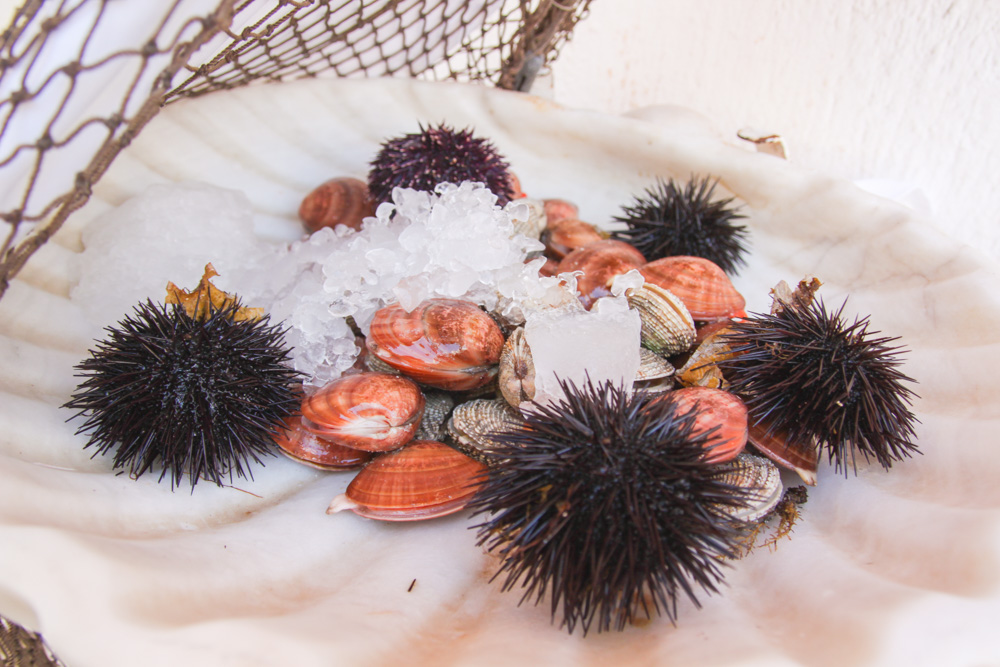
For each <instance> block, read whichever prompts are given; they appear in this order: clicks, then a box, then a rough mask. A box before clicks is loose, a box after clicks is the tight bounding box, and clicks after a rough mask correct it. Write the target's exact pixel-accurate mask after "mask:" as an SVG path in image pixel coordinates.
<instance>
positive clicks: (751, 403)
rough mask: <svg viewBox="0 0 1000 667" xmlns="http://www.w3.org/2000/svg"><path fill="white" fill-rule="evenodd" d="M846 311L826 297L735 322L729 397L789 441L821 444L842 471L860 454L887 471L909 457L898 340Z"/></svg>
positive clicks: (727, 368)
mask: <svg viewBox="0 0 1000 667" xmlns="http://www.w3.org/2000/svg"><path fill="white" fill-rule="evenodd" d="M845 305H846V301H845V303H844V304H842V305H841V306H840V308H838V309H837V310H836V311H834V312H829V311H827V309H826V307H825V306H824V305H823V302H822V301H820V300H816V301H811V300H810V301H809V302H805V301H803V300H801V299H798V300H796V301H792V302H789V303H786V304H785V305H784V307H782V308H780V309H778V312H776V313H775V314H772V315H760V314H753V315H752V316H751V317H748V318H746V319H743V320H737V321H734V322H733V324H732V325H731V330H732V333H730V334H728V335H727V336H726V340H727V342H728V343H729V345H731V346H732V347H733V353H734V356H733V357H732V358H730V359H728V360H726V361H722V362H719V364H718V365H719V367H720V368H721V369H722V371H723V374H724V375H725V377H726V378H727V379H728V380H729V381H730V382H731V383H732V387H731V390H732V391H733V392H734V393H736V394H739V395H740V396H741V397H742V398H743V399H744V401H745V403H746V405H747V408H748V410H749V416H750V421H751V423H760V424H766V425H767V427H768V429H769V431H771V432H781V433H783V437H787V441H788V442H792V443H814V444H815V445H816V446H818V447H823V448H825V449H826V451H827V455H828V457H829V460H830V462H831V463H833V464H834V465H835V466H836V469H837V470H840V469H841V467H842V466H843V469H844V472H845V474H846V472H847V467H848V462H849V463H850V466H851V467H852V468H854V469H855V470H856V468H857V466H856V459H855V452H858V453H860V454H861V456H862V457H863V458H864V459H865V460H866V461H867V460H869V457H874V458H875V459H876V460H877V461H878V462H879V463H880V464H881V465H882V467H883V468H885V469H888V468H889V467H890V466H891V465H892V463H893V461H900V460H902V459H903V458H907V457H909V456H910V455H911V454H912V453H914V452H917V453H919V451H918V449H917V446H916V445H915V444H914V443H913V439H914V437H915V434H914V431H913V424H914V422H915V421H916V418H915V417H914V415H913V413H912V412H911V411H910V410H909V408H908V407H907V406H908V405H909V404H910V402H911V399H912V397H913V396H914V395H915V394H914V393H913V392H912V391H911V390H910V389H909V388H907V387H906V386H904V385H903V382H913V379H911V378H909V377H907V376H906V375H904V374H903V373H901V372H900V371H899V368H898V366H899V365H900V364H901V363H902V361H901V359H900V358H899V355H900V354H901V353H902V352H903V350H902V349H901V348H900V347H898V346H897V347H892V346H890V345H889V343H892V342H893V341H896V340H898V338H888V337H882V338H876V337H875V336H876V335H877V334H878V332H869V331H868V318H867V317H866V318H864V319H855V320H854V322H853V324H848V323H847V321H845V319H844V318H843V311H844V306H845Z"/></svg>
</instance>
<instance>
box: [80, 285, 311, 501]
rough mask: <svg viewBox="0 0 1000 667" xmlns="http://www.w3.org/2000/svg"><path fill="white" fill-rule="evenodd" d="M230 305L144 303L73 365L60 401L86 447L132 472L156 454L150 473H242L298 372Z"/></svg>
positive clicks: (269, 330) (267, 438) (265, 329)
mask: <svg viewBox="0 0 1000 667" xmlns="http://www.w3.org/2000/svg"><path fill="white" fill-rule="evenodd" d="M240 310H241V309H240V305H239V303H238V302H235V301H234V302H231V303H229V304H227V305H225V306H223V307H222V308H214V307H211V308H209V311H208V312H207V314H206V317H204V318H195V317H192V316H190V315H188V313H187V312H186V311H185V309H184V308H183V307H181V306H179V305H175V306H159V305H156V304H154V303H153V302H152V301H149V302H147V303H145V304H139V305H138V306H136V307H135V312H134V313H133V314H132V315H130V316H127V317H126V318H125V319H124V320H122V321H121V322H120V323H119V324H118V326H117V327H108V328H107V331H108V333H109V336H108V337H107V338H106V339H105V340H104V341H101V342H98V345H97V349H96V350H92V351H91V356H90V357H89V358H88V359H86V360H84V361H83V362H81V363H80V364H79V365H77V366H76V368H77V369H78V370H80V371H82V373H80V374H79V375H78V377H83V378H86V379H85V380H84V381H83V382H82V383H81V384H80V386H79V388H78V389H77V391H76V393H74V394H73V396H72V400H70V401H69V402H68V403H66V405H65V406H64V407H67V408H71V409H75V410H78V411H79V412H78V413H77V414H76V415H74V417H80V416H86V417H87V420H86V421H85V422H84V424H83V425H82V426H81V427H80V428H79V429H78V431H77V432H78V433H87V434H89V436H90V439H89V441H88V442H87V445H86V447H91V446H93V447H96V448H97V452H98V453H104V452H108V451H111V450H114V452H115V453H114V467H115V468H116V469H127V470H128V472H129V474H130V475H131V476H132V477H138V476H140V475H142V474H143V473H145V472H147V471H149V470H151V469H152V468H153V467H154V466H155V464H156V463H157V461H159V462H160V464H161V466H162V469H161V472H160V480H162V479H163V478H164V477H165V476H166V475H167V474H168V472H169V474H170V479H171V486H172V487H176V486H177V485H178V484H179V483H180V481H181V479H182V478H183V476H184V475H187V476H188V477H189V478H190V482H191V488H192V490H193V489H194V485H195V484H196V483H197V481H198V480H199V479H206V480H209V481H211V482H215V483H216V484H218V485H220V486H221V485H222V484H223V477H224V476H225V477H227V478H228V479H229V480H230V481H232V477H233V473H234V472H235V473H236V475H237V476H239V477H246V476H251V473H250V470H249V463H250V462H251V461H253V462H255V463H259V462H260V458H259V456H260V455H264V454H270V453H271V451H270V449H271V444H272V442H273V440H272V437H271V435H272V433H273V431H274V429H275V427H276V426H277V425H278V424H279V423H280V422H281V420H282V419H284V418H285V417H287V416H289V415H291V414H293V413H294V412H295V411H296V409H297V407H298V401H299V396H298V393H297V388H296V382H297V380H298V373H297V372H296V371H294V370H292V369H290V368H289V367H288V366H286V364H285V362H286V361H287V360H288V353H289V351H288V349H287V348H286V347H285V346H284V332H283V330H281V329H280V328H279V327H277V326H272V325H270V324H269V323H268V318H267V317H264V318H263V319H256V320H255V319H236V318H234V315H235V314H236V313H237V312H239V311H240Z"/></svg>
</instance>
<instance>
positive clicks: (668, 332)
mask: <svg viewBox="0 0 1000 667" xmlns="http://www.w3.org/2000/svg"><path fill="white" fill-rule="evenodd" d="M628 304H629V306H630V307H631V308H633V309H635V310H636V311H638V313H639V317H640V319H641V320H642V333H641V336H642V345H643V347H646V348H648V349H650V350H652V351H653V352H656V353H657V354H662V355H664V356H667V357H670V356H673V355H675V354H680V353H681V352H684V351H686V350H687V349H688V348H690V347H691V345H692V343H694V340H695V333H696V332H695V328H694V319H692V317H691V313H689V312H688V309H687V306H685V305H684V302H683V301H681V300H680V299H679V298H677V297H676V296H675V295H674V294H672V293H671V292H670V290H666V289H664V288H662V287H660V286H659V285H653V284H651V283H646V284H644V285H643V286H642V287H639V288H638V289H634V290H630V291H629V293H628Z"/></svg>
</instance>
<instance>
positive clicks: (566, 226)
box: [540, 216, 607, 260]
mask: <svg viewBox="0 0 1000 667" xmlns="http://www.w3.org/2000/svg"><path fill="white" fill-rule="evenodd" d="M606 238H607V235H605V234H602V233H601V231H600V230H598V229H597V227H595V226H594V225H592V224H590V223H589V222H584V221H583V220H578V219H577V218H576V216H573V217H570V218H558V219H556V220H549V221H548V223H547V224H546V227H545V229H544V230H543V231H542V234H541V239H540V240H541V242H542V243H543V244H544V245H545V254H546V256H548V257H551V258H552V259H555V260H562V259H563V258H564V257H566V255H568V254H570V253H571V252H573V251H574V250H576V249H577V248H582V247H583V246H585V245H590V244H591V243H594V242H595V241H603V240H605V239H606Z"/></svg>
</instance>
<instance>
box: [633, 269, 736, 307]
mask: <svg viewBox="0 0 1000 667" xmlns="http://www.w3.org/2000/svg"><path fill="white" fill-rule="evenodd" d="M639 271H640V273H642V276H643V278H645V279H646V282H650V283H653V284H655V285H659V286H660V287H663V288H665V289H668V290H670V291H671V292H672V293H673V294H674V295H676V296H677V297H678V298H680V300H681V301H683V302H684V305H685V306H687V309H688V312H690V313H691V317H693V318H694V319H696V320H717V319H721V318H725V317H734V316H738V315H742V314H744V313H743V309H744V308H745V307H746V300H745V299H744V298H743V295H742V294H740V293H739V292H737V291H736V288H735V287H734V286H733V282H732V281H731V280H730V279H729V276H727V275H726V272H725V271H723V270H722V269H721V268H719V265H718V264H715V263H714V262H711V261H709V260H707V259H705V258H703V257H688V256H684V255H679V256H676V257H664V258H662V259H657V260H654V261H652V262H650V263H648V264H646V265H645V266H643V267H642V268H640V269H639Z"/></svg>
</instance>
